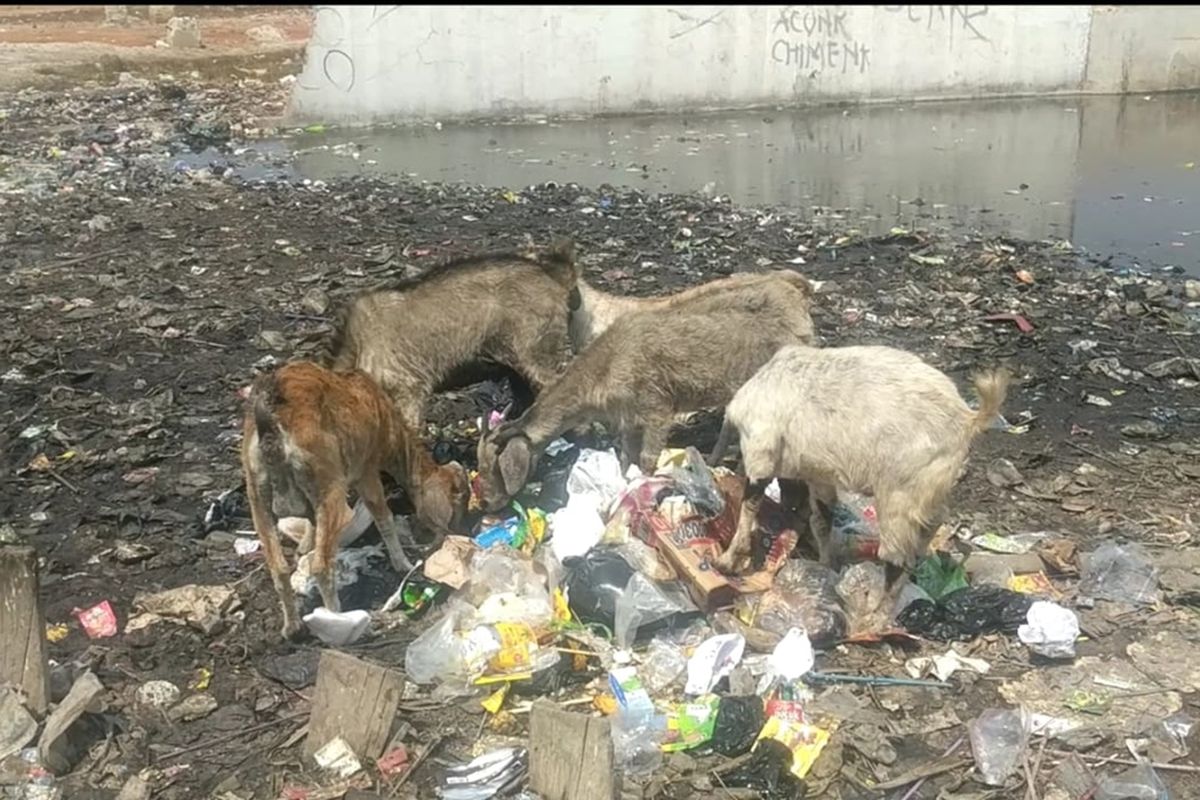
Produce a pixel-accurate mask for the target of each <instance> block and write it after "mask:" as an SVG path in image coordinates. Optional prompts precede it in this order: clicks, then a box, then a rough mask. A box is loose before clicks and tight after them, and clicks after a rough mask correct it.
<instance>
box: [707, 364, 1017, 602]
mask: <svg viewBox="0 0 1200 800" xmlns="http://www.w3.org/2000/svg"><path fill="white" fill-rule="evenodd" d="M1008 381H1009V374H1008V372H1007V371H1005V370H994V371H990V372H986V373H982V374H980V375H977V376H976V377H975V379H974V384H975V390H976V392H977V393H978V395H979V410H977V411H974V410H972V409H971V408H970V406H968V405H967V404H966V402H965V401H964V400H963V399H962V397H961V396H960V395H959V393H958V389H957V388H956V387H955V385H954V382H953V381H951V380H950V378H949V377H947V376H946V375H945V374H944V373H943V372H941V371H940V370H938V369H936V368H934V367H932V366H930V365H929V364H926V363H925V362H924V361H922V360H921V359H920V358H918V357H917V356H915V355H913V354H911V353H907V352H904V351H903V350H897V349H895V348H891V347H836V348H825V349H816V348H812V347H784V348H782V349H780V350H779V352H777V353H775V355H774V356H773V357H772V358H771V359H770V360H769V361H768V362H767V363H766V364H765V365H764V366H763V367H762V369H760V370H759V371H758V372H757V373H756V374H755V375H754V376H753V377H752V378H750V380H748V381H746V383H745V385H744V386H742V387H741V388H740V389H738V390H737V393H736V394H734V396H733V399H732V400H731V401H730V403H729V405H728V406H727V407H726V409H725V423H724V426H723V427H722V429H721V434H720V437H719V440H718V444H717V448H716V451H715V453H714V455H715V456H717V457H719V456H720V454H721V451H722V450H724V448H725V447H726V446H727V445H728V444H729V441H730V439H731V437H732V432H733V431H734V430H736V431H737V432H738V434H739V436H740V440H741V457H742V463H743V465H744V467H745V473H746V477H747V479H748V482H749V483H748V486H747V488H746V493H745V498H744V500H743V502H742V510H741V516H740V518H739V520H738V527H737V532H736V534H735V535H734V538H733V541H732V542H731V543H730V546H729V548H728V549H727V550H726V552H725V553H724V554H723V555H722V556H721V558H720V559H719V560H718V563H717V565H716V566H717V567H718V568H719V569H722V570H724V571H726V572H732V571H733V570H734V569H735V567H737V566H738V562H739V561H740V560H741V558H742V556H744V555H745V554H747V553H748V551H749V548H750V542H751V535H752V533H753V528H754V523H755V519H756V518H757V516H758V509H759V506H760V504H761V502H762V497H763V492H764V490H765V489H766V487H767V484H768V483H769V482H770V481H771V479H772V478H778V479H779V480H780V484H781V488H785V489H787V490H788V493H789V495H791V500H790V501H789V500H788V499H787V498H785V505H793V506H799V507H800V508H804V507H805V506H809V505H810V506H811V509H812V515H811V523H810V524H811V527H812V535H813V538H814V540H815V541H816V545H817V551H818V553H819V554H820V557H821V560H822V561H823V562H825V563H827V564H828V563H829V562H830V561H831V560H832V559H831V549H830V546H829V536H830V531H831V515H832V508H833V504H834V502H835V501H836V499H837V489H838V488H842V489H847V490H849V491H853V492H858V493H860V494H865V495H871V496H873V497H874V498H875V508H876V511H877V514H878V519H879V529H880V546H879V555H880V557H881V558H882V559H883V560H884V561H885V562H886V564H887V573H888V589H889V599H890V600H891V601H892V602H894V601H895V599H896V594H897V593H898V592H899V588H900V586H901V582H900V581H899V578H900V577H901V575H902V574H903V571H904V570H905V569H910V568H912V567H913V566H914V565H915V563H916V561H917V560H918V559H919V558H921V557H922V556H923V555H924V553H925V550H926V549H927V548H928V546H929V540H930V536H931V533H932V530H931V524H932V523H933V522H934V521H935V519H936V517H937V516H938V515H939V514H940V513H941V512H942V511H943V509H944V506H945V503H946V500H947V499H948V497H949V494H950V490H951V489H952V487H953V486H954V483H955V481H956V480H957V479H958V476H959V474H960V472H961V470H962V468H963V464H964V462H965V461H966V458H967V454H968V452H969V449H970V446H971V442H972V441H973V440H974V439H975V437H976V436H977V435H979V434H980V433H982V432H983V431H985V430H987V428H988V427H989V426H990V425H991V424H992V422H993V421H994V420H995V419H996V415H997V414H998V413H999V412H1000V407H1001V406H1002V405H1003V403H1004V397H1005V394H1006V392H1007V389H1008ZM806 494H807V495H808V497H805V495H806Z"/></svg>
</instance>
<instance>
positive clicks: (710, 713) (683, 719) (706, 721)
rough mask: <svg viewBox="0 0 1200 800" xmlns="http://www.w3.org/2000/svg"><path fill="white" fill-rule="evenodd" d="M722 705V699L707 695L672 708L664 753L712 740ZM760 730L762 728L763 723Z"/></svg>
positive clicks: (696, 745)
mask: <svg viewBox="0 0 1200 800" xmlns="http://www.w3.org/2000/svg"><path fill="white" fill-rule="evenodd" d="M755 699H756V700H757V698H755ZM720 703H721V698H719V697H717V696H716V695H715V694H706V695H704V696H703V697H698V698H696V699H694V700H690V701H688V702H686V703H679V704H678V705H676V706H675V707H674V708H672V709H671V710H670V711H669V712H668V713H667V735H666V736H665V737H664V738H663V742H662V750H663V752H664V753H672V752H676V751H679V750H691V749H692V748H694V747H699V746H700V745H702V744H704V743H705V742H708V741H709V740H710V739H712V737H713V728H714V727H715V726H716V724H717V708H718V707H719V705H720ZM760 705H761V702H760ZM759 728H760V729H761V728H762V725H761V723H760V725H759ZM757 735H758V730H755V731H754V736H757ZM751 744H753V739H752V740H751Z"/></svg>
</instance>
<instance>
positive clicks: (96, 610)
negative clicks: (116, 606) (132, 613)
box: [74, 600, 117, 639]
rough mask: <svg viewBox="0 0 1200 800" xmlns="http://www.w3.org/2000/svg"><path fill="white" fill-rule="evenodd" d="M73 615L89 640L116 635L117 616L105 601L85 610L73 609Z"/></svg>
mask: <svg viewBox="0 0 1200 800" xmlns="http://www.w3.org/2000/svg"><path fill="white" fill-rule="evenodd" d="M74 614H75V618H76V619H78V620H79V624H80V625H82V626H83V630H84V632H85V633H86V634H87V635H88V638H89V639H107V638H108V637H110V636H116V635H117V615H116V614H115V613H113V608H112V605H111V604H110V603H109V602H108V601H107V600H103V601H101V602H100V603H97V604H96V605H94V606H92V607H91V608H89V609H86V610H82V611H81V610H79V609H75V611H74Z"/></svg>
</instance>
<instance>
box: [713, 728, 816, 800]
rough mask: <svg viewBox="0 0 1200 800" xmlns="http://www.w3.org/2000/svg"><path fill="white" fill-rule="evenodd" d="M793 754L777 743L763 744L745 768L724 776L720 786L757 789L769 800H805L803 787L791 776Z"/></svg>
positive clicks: (741, 767)
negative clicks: (797, 799)
mask: <svg viewBox="0 0 1200 800" xmlns="http://www.w3.org/2000/svg"><path fill="white" fill-rule="evenodd" d="M791 764H792V752H791V750H789V749H788V747H787V745H785V744H783V743H782V742H777V741H775V740H774V739H768V740H767V741H764V742H760V743H759V745H758V747H756V748H755V749H754V755H753V757H752V758H750V760H748V761H746V762H745V763H744V764H741V765H740V766H738V767H736V768H735V769H733V770H730V771H729V772H726V773H725V774H724V775H721V783H722V784H724V785H725V786H729V787H733V788H745V789H756V790H758V791H760V792H762V793H763V797H764V798H766V800H794V798H796V797H803V796H804V794H803V792H804V787H803V784H802V783H800V781H799V780H797V779H796V777H795V776H793V775H792V773H791Z"/></svg>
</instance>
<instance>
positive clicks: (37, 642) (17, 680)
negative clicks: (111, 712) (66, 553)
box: [0, 547, 50, 714]
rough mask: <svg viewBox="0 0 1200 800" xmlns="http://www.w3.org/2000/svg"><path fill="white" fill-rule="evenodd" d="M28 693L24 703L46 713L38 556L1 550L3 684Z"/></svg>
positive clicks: (16, 549)
mask: <svg viewBox="0 0 1200 800" xmlns="http://www.w3.org/2000/svg"><path fill="white" fill-rule="evenodd" d="M3 683H7V684H10V685H12V686H15V687H16V688H18V689H20V690H21V691H23V692H24V693H25V704H26V706H27V707H28V708H29V709H30V710H31V711H33V712H35V713H37V714H44V713H45V712H46V707H47V706H48V705H49V702H50V682H49V670H47V668H46V625H45V623H44V622H43V620H42V607H41V604H40V603H39V602H38V574H37V553H36V552H35V551H34V549H33V548H32V547H0V684H3Z"/></svg>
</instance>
